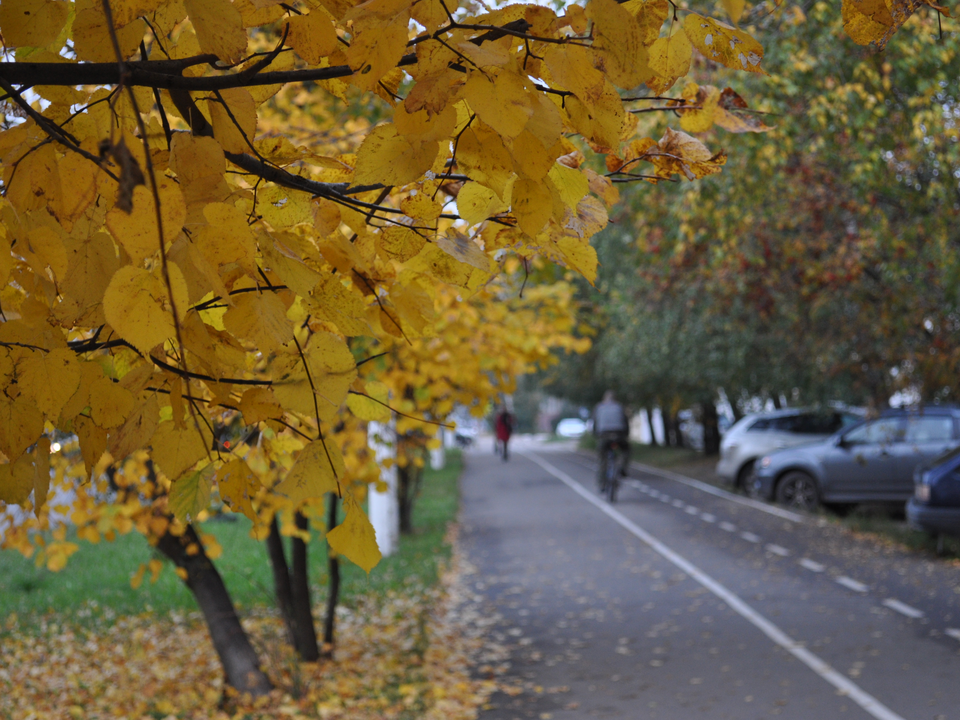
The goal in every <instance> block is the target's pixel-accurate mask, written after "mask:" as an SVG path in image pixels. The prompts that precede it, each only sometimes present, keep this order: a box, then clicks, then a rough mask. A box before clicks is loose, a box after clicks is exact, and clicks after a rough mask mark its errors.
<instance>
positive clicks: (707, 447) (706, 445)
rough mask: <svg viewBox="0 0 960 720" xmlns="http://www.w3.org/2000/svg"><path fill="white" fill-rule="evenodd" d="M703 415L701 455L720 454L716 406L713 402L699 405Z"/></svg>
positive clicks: (708, 401)
mask: <svg viewBox="0 0 960 720" xmlns="http://www.w3.org/2000/svg"><path fill="white" fill-rule="evenodd" d="M700 407H701V414H702V415H703V454H704V455H719V454H720V423H719V421H718V420H719V419H718V417H717V406H716V404H715V403H714V402H713V400H704V401H703V402H702V403H701V404H700Z"/></svg>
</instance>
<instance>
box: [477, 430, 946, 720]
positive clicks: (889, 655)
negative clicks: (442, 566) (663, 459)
mask: <svg viewBox="0 0 960 720" xmlns="http://www.w3.org/2000/svg"><path fill="white" fill-rule="evenodd" d="M519 440H520V442H517V443H516V444H515V445H514V447H513V448H512V449H513V451H514V452H513V453H512V455H511V458H510V460H509V461H508V462H503V461H502V460H500V459H499V458H497V457H495V456H494V455H493V453H492V449H491V448H490V447H487V446H486V445H484V444H482V443H481V445H480V446H478V447H477V448H475V449H474V450H473V451H471V452H470V453H468V454H467V455H466V471H465V473H464V478H463V513H462V521H463V522H462V529H463V532H462V539H463V543H464V550H465V552H466V554H467V558H468V560H469V561H470V562H471V563H473V564H474V565H476V566H477V568H478V572H477V574H476V575H475V576H474V578H473V583H474V586H473V588H472V589H473V591H474V592H475V593H476V594H478V595H480V596H481V597H482V599H483V602H484V603H485V604H486V606H487V607H488V608H489V610H490V612H494V611H495V612H498V613H500V614H501V615H502V616H503V620H502V622H501V623H500V624H499V626H498V627H497V628H496V629H495V631H494V632H495V633H496V636H497V637H496V639H498V640H500V641H502V642H505V643H507V644H509V645H510V646H511V650H512V658H511V668H510V670H509V671H508V673H507V675H506V679H505V683H504V684H505V691H504V692H501V693H498V694H496V695H495V696H494V697H493V698H492V701H491V707H489V708H487V709H486V710H484V712H482V713H481V718H483V719H484V720H512V719H514V718H517V719H520V718H523V719H526V718H542V719H543V720H547V719H548V718H555V719H557V720H562V719H567V718H589V717H598V718H668V719H670V720H674V719H675V720H686V719H687V718H691V717H704V718H711V719H714V718H730V719H731V720H746V719H748V718H773V717H777V718H797V719H798V720H805V719H807V718H839V717H849V718H857V719H859V718H876V719H877V720H904V719H905V718H914V717H916V718H920V717H924V718H931V719H937V720H946V719H947V718H960V688H958V684H957V683H956V677H957V674H958V672H960V652H958V651H960V642H958V641H957V640H955V639H952V638H950V637H948V636H947V635H945V631H944V628H941V627H940V626H941V625H942V624H943V623H947V624H948V625H949V624H950V622H951V620H950V618H951V617H953V616H952V615H951V613H953V612H955V611H956V610H957V609H958V607H957V606H958V603H956V602H955V601H954V597H956V599H957V600H960V573H957V572H947V571H946V570H945V571H944V573H945V574H943V575H942V576H939V575H938V576H937V579H936V581H937V582H939V583H940V584H941V585H942V586H943V587H942V590H943V592H942V593H941V595H942V597H941V596H938V599H937V600H936V602H933V601H931V602H930V603H929V604H928V605H924V604H923V603H924V602H926V601H925V600H923V599H922V597H921V595H922V593H921V594H915V595H911V594H910V593H911V592H912V591H913V590H912V588H914V585H922V583H923V582H924V581H923V579H922V578H923V577H924V576H923V572H925V570H924V568H920V567H917V568H913V567H912V566H911V567H904V569H903V571H902V575H903V577H904V578H907V580H904V582H903V583H901V584H899V585H896V584H895V583H897V582H899V580H898V579H897V578H899V576H900V575H899V574H896V573H895V575H897V578H893V579H889V578H886V579H883V578H880V579H877V580H876V588H879V589H877V592H882V593H899V594H898V595H897V597H900V598H902V600H903V602H900V605H902V606H904V607H908V608H911V609H913V610H917V611H918V612H920V615H919V616H917V615H914V616H909V615H905V614H903V613H901V612H899V611H897V610H896V607H895V606H892V605H889V604H887V603H883V602H881V601H880V600H881V598H874V597H872V596H871V594H870V592H869V590H870V588H872V587H874V585H872V584H871V583H864V584H863V587H864V588H868V591H862V590H858V589H857V588H852V587H849V586H844V585H843V583H842V582H840V581H839V580H836V581H834V580H835V577H834V576H837V577H844V578H847V579H851V578H850V577H848V575H851V576H853V575H855V574H856V570H857V569H858V568H862V569H864V572H867V570H870V568H872V567H873V565H871V562H872V561H868V559H865V558H864V557H854V558H852V559H850V565H849V568H850V569H849V570H846V573H847V574H843V568H844V567H846V566H844V565H842V563H843V562H846V560H844V559H843V557H844V556H843V552H840V551H838V553H837V556H836V557H825V554H827V553H830V552H833V551H832V550H830V549H829V548H823V549H822V553H821V554H820V555H817V557H818V558H820V560H821V561H823V562H821V563H816V562H813V561H811V560H809V558H807V556H806V554H805V553H807V554H809V553H808V551H809V550H810V548H814V549H817V548H819V547H820V546H818V545H817V538H818V537H819V535H820V534H821V533H822V532H823V531H822V529H818V528H817V526H816V523H815V522H804V519H803V518H802V517H799V516H798V517H797V519H791V518H790V517H785V516H782V515H778V514H776V513H773V512H767V511H763V510H759V509H757V508H755V507H751V506H749V505H744V504H742V503H738V502H735V501H733V500H732V499H730V498H725V497H721V496H718V495H717V494H715V493H714V494H711V493H709V492H706V491H704V490H702V489H698V488H697V487H696V486H695V485H690V484H683V483H680V482H677V481H675V480H671V479H669V478H663V477H659V478H658V477H653V476H649V477H647V476H644V475H643V474H642V473H634V475H635V479H634V480H632V481H630V483H629V484H628V485H627V487H625V488H624V490H623V492H622V495H621V500H620V502H618V504H617V505H616V506H615V507H614V510H613V513H605V511H604V509H603V508H604V507H606V506H605V503H602V502H601V503H594V502H591V500H590V498H588V497H587V496H595V493H594V492H593V488H592V486H593V479H592V477H593V470H592V462H591V459H590V458H589V457H584V456H582V455H577V454H575V453H574V452H573V448H572V445H570V444H556V443H554V444H550V443H536V444H532V443H531V442H530V441H527V442H526V443H525V442H524V439H523V438H520V439H519ZM561 477H565V478H566V480H562V479H561ZM644 481H646V482H644ZM578 483H579V486H581V488H582V489H581V490H577V489H576V486H577V485H578ZM657 488H659V489H657ZM664 490H669V491H670V494H669V496H668V494H667V492H664ZM614 515H616V517H614ZM748 528H749V529H748ZM864 552H869V548H868V549H867V550H866V551H864ZM804 561H809V563H810V564H809V565H804V564H803V563H804ZM888 564H889V563H887V562H885V561H884V560H883V558H879V559H877V562H876V563H875V565H876V567H877V568H880V569H878V570H876V572H878V573H879V572H882V571H883V568H885V567H887V565H888ZM817 565H819V570H816V569H815V567H816V566H817ZM811 568H814V569H811ZM825 568H826V569H827V571H826V572H824V569H825ZM837 568H839V569H837ZM926 570H929V568H927V569H926ZM870 572H874V571H873V570H870ZM937 572H939V571H937ZM818 573H819V574H818ZM831 573H833V574H832V575H831ZM864 577H865V578H866V579H868V580H869V579H871V578H872V577H873V576H870V575H869V574H867V575H864ZM878 577H879V576H878ZM917 578H920V579H919V580H917ZM928 580H929V578H928ZM881 582H883V583H886V584H883V585H881V584H880V583H881ZM838 583H839V584H838ZM954 586H955V587H956V588H957V589H956V591H954ZM898 602H899V601H898ZM951 603H953V604H951ZM924 612H926V613H927V614H926V616H925V615H924ZM934 614H939V615H938V618H937V621H936V623H933V622H931V619H932V616H933V615H934ZM939 616H943V618H946V619H943V618H941V617H939ZM957 618H958V619H960V614H958V615H957ZM941 621H942V622H941ZM954 622H955V621H954ZM925 623H926V624H925ZM955 624H956V623H955ZM944 627H946V626H944ZM808 648H809V649H808Z"/></svg>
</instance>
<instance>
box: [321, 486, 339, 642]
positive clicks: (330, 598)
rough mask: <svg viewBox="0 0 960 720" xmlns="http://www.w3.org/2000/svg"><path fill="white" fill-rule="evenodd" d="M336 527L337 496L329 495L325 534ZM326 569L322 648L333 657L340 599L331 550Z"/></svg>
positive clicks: (328, 553)
mask: <svg viewBox="0 0 960 720" xmlns="http://www.w3.org/2000/svg"><path fill="white" fill-rule="evenodd" d="M336 526H337V496H336V495H333V494H331V495H330V505H329V507H328V508H327V532H330V531H331V530H333V529H334V528H335V527H336ZM327 556H328V560H327V567H328V571H329V575H330V583H329V588H328V591H327V614H326V617H325V618H324V620H323V646H324V655H326V656H327V657H333V647H334V640H335V635H334V632H335V630H336V627H335V625H336V619H337V601H338V599H339V597H340V560H339V558H337V556H336V555H335V554H334V553H333V549H332V548H328V549H327Z"/></svg>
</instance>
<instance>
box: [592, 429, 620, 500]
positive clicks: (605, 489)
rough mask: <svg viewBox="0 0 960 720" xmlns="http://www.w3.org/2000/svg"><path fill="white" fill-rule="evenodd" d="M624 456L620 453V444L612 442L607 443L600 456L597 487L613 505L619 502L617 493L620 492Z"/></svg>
mask: <svg viewBox="0 0 960 720" xmlns="http://www.w3.org/2000/svg"><path fill="white" fill-rule="evenodd" d="M622 463H623V455H622V454H621V452H620V443H619V442H618V441H616V440H610V441H607V442H606V443H605V447H604V449H603V452H602V453H601V455H600V466H599V467H598V468H597V485H598V487H599V490H600V494H601V495H606V496H607V500H609V501H610V502H611V503H615V502H616V501H617V492H618V491H619V490H620V475H621V473H622V470H621V465H622Z"/></svg>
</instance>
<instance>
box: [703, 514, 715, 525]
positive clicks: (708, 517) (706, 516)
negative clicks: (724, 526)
mask: <svg viewBox="0 0 960 720" xmlns="http://www.w3.org/2000/svg"><path fill="white" fill-rule="evenodd" d="M700 519H701V520H703V521H704V522H708V523H712V522H716V521H717V516H716V515H711V514H710V513H700Z"/></svg>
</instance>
